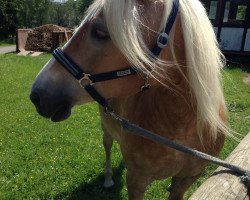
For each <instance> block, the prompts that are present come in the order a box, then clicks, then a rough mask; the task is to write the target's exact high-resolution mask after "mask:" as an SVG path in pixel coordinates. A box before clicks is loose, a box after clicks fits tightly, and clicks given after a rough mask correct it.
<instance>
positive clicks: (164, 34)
mask: <svg viewBox="0 0 250 200" xmlns="http://www.w3.org/2000/svg"><path fill="white" fill-rule="evenodd" d="M162 39H164V40H166V41H165V42H164V40H163V41H162ZM168 39H169V35H168V34H167V33H164V32H163V33H161V34H160V35H159V36H158V38H157V45H158V47H160V48H161V49H163V48H165V47H166V46H167V44H168ZM162 42H164V43H162Z"/></svg>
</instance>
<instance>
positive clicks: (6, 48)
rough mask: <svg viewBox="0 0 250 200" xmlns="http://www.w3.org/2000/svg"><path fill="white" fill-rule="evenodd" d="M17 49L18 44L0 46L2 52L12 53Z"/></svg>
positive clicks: (0, 52)
mask: <svg viewBox="0 0 250 200" xmlns="http://www.w3.org/2000/svg"><path fill="white" fill-rule="evenodd" d="M14 51H16V45H11V46H6V47H0V54H5V53H10V52H14Z"/></svg>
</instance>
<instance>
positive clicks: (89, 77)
mask: <svg viewBox="0 0 250 200" xmlns="http://www.w3.org/2000/svg"><path fill="white" fill-rule="evenodd" d="M178 10H179V0H175V1H173V6H172V10H171V13H170V15H169V18H168V20H167V24H166V26H165V28H164V30H163V32H162V33H161V34H159V36H158V38H157V41H156V44H155V45H154V47H153V49H152V50H151V54H152V57H158V56H159V54H160V53H161V50H162V49H163V48H165V47H166V46H167V44H168V39H169V33H170V31H171V29H172V27H173V25H174V22H175V19H176V16H177V13H178ZM53 56H54V58H55V59H56V60H57V61H58V62H59V63H60V64H61V65H62V66H63V67H64V68H65V69H66V70H67V71H68V72H69V73H70V74H71V75H72V76H73V77H75V78H76V79H77V80H78V81H79V84H80V85H81V86H82V87H83V88H84V89H85V90H86V91H87V92H88V93H89V95H90V96H91V97H92V98H93V99H94V100H95V101H97V102H98V103H99V104H100V105H101V106H103V107H104V108H105V110H112V109H111V108H110V107H109V104H108V101H107V100H106V99H105V98H104V97H103V96H102V95H101V94H100V93H99V92H98V91H97V90H96V89H95V88H94V83H96V82H102V81H107V80H113V79H118V78H123V77H126V76H130V75H134V74H137V73H138V72H139V70H138V69H136V68H135V67H128V68H125V69H122V70H115V71H110V72H105V73H99V74H88V73H85V72H84V71H83V70H82V68H80V67H79V66H78V65H77V64H76V63H75V62H74V60H73V59H72V58H70V56H68V55H67V54H66V53H65V52H63V51H62V49H60V48H57V49H55V50H54V51H53ZM147 79H148V77H146V82H145V84H144V85H143V86H142V89H141V90H142V91H144V90H145V89H148V88H149V86H150V85H149V84H148V80H147Z"/></svg>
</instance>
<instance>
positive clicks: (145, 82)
mask: <svg viewBox="0 0 250 200" xmlns="http://www.w3.org/2000/svg"><path fill="white" fill-rule="evenodd" d="M148 79H149V73H146V74H145V78H144V85H143V86H142V87H141V92H144V91H145V90H147V89H149V88H150V87H151V85H150V84H149V80H148Z"/></svg>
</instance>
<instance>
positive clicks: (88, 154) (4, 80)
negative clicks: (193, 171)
mask: <svg viewBox="0 0 250 200" xmlns="http://www.w3.org/2000/svg"><path fill="white" fill-rule="evenodd" d="M50 57H51V55H50V54H45V55H42V56H39V57H37V58H32V57H19V56H16V55H15V54H6V55H0V60H1V62H0V74H1V76H0V83H1V84H0V90H1V96H0V111H1V112H0V199H3V200H9V199H84V200H99V199H102V200H117V199H127V189H126V187H125V175H126V169H125V167H124V163H123V161H122V156H121V154H120V151H119V147H118V145H117V144H115V145H114V148H113V155H112V157H113V160H112V164H113V169H114V179H115V182H116V186H115V188H114V189H113V190H111V191H106V190H104V189H103V188H102V184H103V181H104V160H105V157H104V150H103V147H102V133H101V128H100V123H99V117H98V109H97V105H96V104H95V103H92V104H87V105H84V106H81V107H77V108H75V109H74V113H73V115H72V116H71V118H70V119H68V120H66V121H64V122H61V123H52V122H50V121H49V120H46V119H44V118H42V117H40V116H39V115H38V114H37V113H36V111H35V108H34V107H33V105H32V104H31V102H30V101H29V98H28V96H29V91H30V88H31V85H32V83H33V80H34V78H35V76H36V74H37V73H38V72H39V71H40V69H41V67H42V66H43V64H45V63H46V62H47V60H48V59H49V58H50ZM243 75H244V74H243V72H242V71H241V70H240V69H226V70H225V71H224V72H223V77H224V83H225V85H224V87H225V95H226V99H227V104H228V108H229V123H230V126H231V127H232V128H233V129H234V130H236V131H237V132H239V133H241V134H243V135H244V134H246V133H247V132H249V127H250V120H249V116H250V87H249V86H248V85H246V84H244V83H243V82H242V77H243ZM242 137H243V136H242ZM236 145H237V142H235V141H232V140H227V142H226V145H225V147H224V149H223V151H222V153H221V157H222V158H225V157H227V155H228V154H229V153H230V152H231V151H232V150H233V149H234V147H235V146H236ZM215 168H216V167H215V166H212V165H211V166H209V167H208V170H207V171H206V173H204V176H203V177H201V178H200V179H199V180H198V181H197V182H196V183H195V184H194V185H193V186H192V188H191V189H190V190H189V191H188V192H187V194H186V197H188V196H190V194H191V193H192V192H193V191H194V190H195V189H196V188H197V187H198V185H200V184H201V183H202V182H203V181H204V180H205V179H206V178H207V177H208V176H209V175H210V174H211V173H212V171H213V170H214V169H215ZM168 184H169V180H165V181H157V182H155V183H154V184H153V185H152V186H150V187H149V189H148V191H147V193H146V198H145V199H147V200H161V199H165V197H166V194H167V192H166V187H167V186H168Z"/></svg>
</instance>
